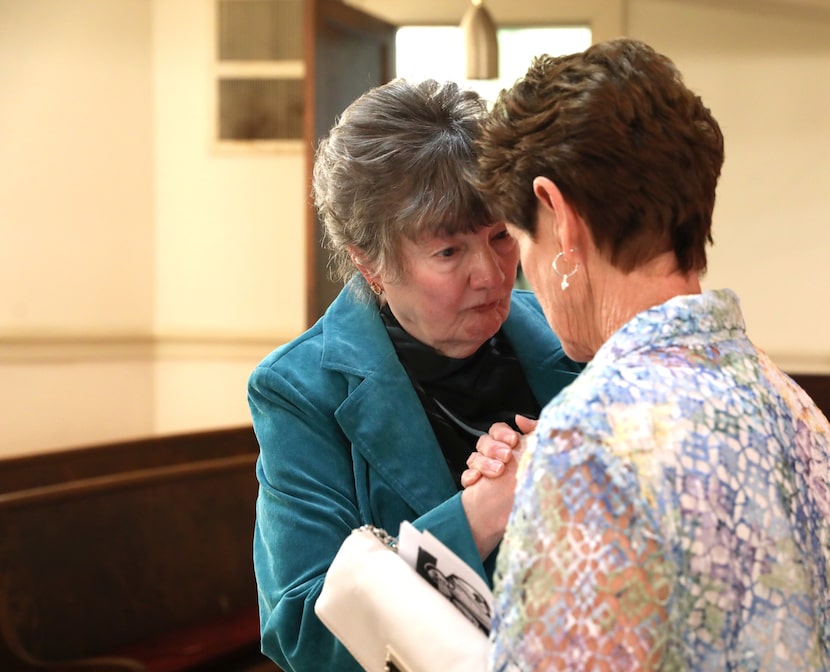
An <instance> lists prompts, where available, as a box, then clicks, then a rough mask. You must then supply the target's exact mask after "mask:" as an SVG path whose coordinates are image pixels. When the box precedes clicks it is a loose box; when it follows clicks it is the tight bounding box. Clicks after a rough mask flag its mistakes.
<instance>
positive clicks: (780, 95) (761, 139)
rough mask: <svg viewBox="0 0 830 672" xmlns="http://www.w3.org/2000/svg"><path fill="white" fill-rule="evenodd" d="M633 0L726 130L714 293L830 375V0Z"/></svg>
mask: <svg viewBox="0 0 830 672" xmlns="http://www.w3.org/2000/svg"><path fill="white" fill-rule="evenodd" d="M728 6H729V3H728V2H721V3H713V2H712V3H706V2H690V1H688V0H687V1H683V2H680V1H672V0H636V1H634V2H631V3H630V10H629V12H628V32H629V34H630V35H632V36H633V37H639V38H641V39H643V40H645V41H647V42H649V43H651V44H653V45H654V46H655V48H657V49H659V50H662V51H665V52H666V53H668V54H670V55H671V56H672V57H673V59H674V60H675V61H676V63H677V64H678V66H679V67H680V69H681V70H682V71H683V73H684V74H685V77H686V81H687V82H688V84H689V85H690V86H691V87H692V88H694V89H695V90H696V91H698V92H699V93H700V94H701V96H702V97H703V99H704V100H705V101H706V103H707V104H708V105H709V107H710V108H711V109H712V111H713V113H714V114H715V116H716V117H717V119H718V120H719V122H720V123H721V125H722V128H723V131H724V136H725V143H726V162H725V165H724V169H723V175H722V178H721V183H720V185H719V190H718V201H717V204H716V208H715V221H714V225H713V235H714V239H715V245H714V247H713V248H712V251H711V254H710V264H709V266H710V271H709V273H708V276H707V278H706V283H705V284H706V286H708V287H731V288H733V289H734V290H735V291H737V292H738V294H739V295H740V297H741V301H742V305H743V308H744V313H745V318H746V322H747V328H748V331H749V334H750V337H752V338H753V339H754V340H755V342H756V343H757V344H758V345H760V346H761V347H762V348H764V349H766V350H767V352H768V353H769V354H770V356H771V357H772V358H773V359H774V360H775V361H776V362H777V363H778V364H779V365H780V366H782V367H784V368H785V369H787V370H789V371H793V372H798V371H806V372H811V371H815V372H825V373H827V372H830V263H828V256H830V227H828V225H827V222H828V212H830V200H829V199H828V184H830V114H828V112H827V110H828V109H830V4H828V5H827V7H828V8H827V9H825V10H824V11H813V12H810V11H800V12H799V11H787V10H776V11H773V9H771V8H770V7H769V6H766V8H764V5H763V3H756V4H755V5H751V4H750V3H742V4H740V5H738V6H739V7H740V9H731V10H730V9H729V8H728Z"/></svg>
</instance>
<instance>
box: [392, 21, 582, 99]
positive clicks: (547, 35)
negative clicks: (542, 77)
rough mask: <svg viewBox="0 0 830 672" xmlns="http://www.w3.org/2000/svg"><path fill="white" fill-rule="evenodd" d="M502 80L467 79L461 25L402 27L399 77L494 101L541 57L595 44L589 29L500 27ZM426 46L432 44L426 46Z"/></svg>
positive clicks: (399, 35)
mask: <svg viewBox="0 0 830 672" xmlns="http://www.w3.org/2000/svg"><path fill="white" fill-rule="evenodd" d="M498 43H499V79H497V80H467V79H465V78H464V41H463V37H462V35H461V29H460V28H458V27H457V26H404V27H401V28H399V29H398V33H397V40H396V44H395V48H396V51H397V53H396V67H397V75H398V76H399V77H404V78H406V79H412V80H416V81H420V80H423V79H428V78H430V77H431V78H433V79H437V80H439V81H444V80H452V81H456V82H458V83H459V84H460V85H461V86H464V87H466V88H471V89H474V90H476V91H478V92H479V93H480V94H481V95H482V97H483V98H484V99H485V100H487V101H489V102H491V103H492V101H493V100H495V97H496V96H497V95H498V92H499V91H500V90H501V89H503V88H507V87H510V86H511V85H512V84H513V82H515V81H516V80H517V79H518V78H519V77H521V76H523V75H524V74H525V72H526V71H527V68H528V66H529V65H530V62H531V60H532V59H533V57H534V56H536V55H538V54H544V53H547V54H552V55H555V56H558V55H560V54H568V53H573V52H575V51H582V50H583V49H586V48H587V47H589V46H590V45H591V29H590V28H589V27H587V26H554V27H538V26H534V27H505V28H499V29H498ZM424 45H429V46H428V47H425V46H424Z"/></svg>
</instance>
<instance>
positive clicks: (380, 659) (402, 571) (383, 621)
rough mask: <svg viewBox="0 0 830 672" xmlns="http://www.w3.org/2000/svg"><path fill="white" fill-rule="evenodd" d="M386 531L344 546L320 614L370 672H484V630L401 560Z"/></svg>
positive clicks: (366, 533)
mask: <svg viewBox="0 0 830 672" xmlns="http://www.w3.org/2000/svg"><path fill="white" fill-rule="evenodd" d="M393 542H394V540H393V539H392V538H391V537H389V535H387V534H386V533H385V532H384V531H383V530H378V529H376V528H372V527H368V526H364V527H362V528H360V529H358V530H353V531H352V533H351V535H349V537H347V538H346V540H345V541H344V542H343V544H342V546H341V547H340V550H339V551H338V553H337V555H336V556H335V558H334V561H333V562H332V564H331V567H330V568H329V571H328V573H327V575H326V579H325V581H324V583H323V590H322V592H321V594H320V597H319V598H318V599H317V602H316V604H315V613H316V614H317V616H318V617H319V618H320V620H321V621H322V622H323V623H324V624H325V625H326V627H327V628H328V629H329V630H331V632H332V633H334V635H335V636H336V637H337V638H338V639H339V640H340V641H341V642H342V643H343V644H344V646H345V647H346V648H347V649H348V650H349V652H350V653H351V654H352V655H353V656H354V657H355V658H356V659H357V661H358V662H359V663H360V664H361V665H362V666H363V667H364V668H365V669H366V670H368V672H384V671H388V672H395V671H400V672H482V671H483V670H484V669H485V668H486V665H487V652H488V640H487V636H486V635H485V634H484V632H483V631H482V630H481V629H479V628H478V627H476V625H474V624H473V622H472V621H471V620H469V619H468V618H467V617H466V616H464V614H462V613H461V611H459V609H458V608H456V607H455V606H454V605H453V604H452V602H450V600H448V599H447V598H446V597H445V596H444V595H442V594H441V593H440V592H439V591H438V590H436V588H435V587H433V586H432V585H430V584H429V583H428V582H427V581H426V580H425V579H424V578H422V577H421V576H419V574H418V573H417V572H416V571H415V570H414V569H413V568H412V567H410V566H409V565H408V564H407V563H406V562H405V561H404V560H403V559H402V558H400V557H399V556H398V554H397V552H396V551H395V548H394V543H393Z"/></svg>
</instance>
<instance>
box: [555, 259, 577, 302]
mask: <svg viewBox="0 0 830 672" xmlns="http://www.w3.org/2000/svg"><path fill="white" fill-rule="evenodd" d="M570 252H573V250H570ZM564 256H565V253H564V252H560V253H559V254H557V255H556V256H555V257H554V258H553V262H552V263H551V268H553V272H554V273H556V275H558V276H559V277H560V278H562V282H561V284H560V285H559V286H560V287H561V288H562V291H563V292H564V291H565V290H566V289H568V287H570V286H571V283H570V282H568V278H572V277H573V276H574V275H575V274H576V272H577V271H578V270H579V262H576V265H575V266H574V270H572V271H571V272H570V273H563V272H562V271H560V270H559V269H558V268H556V264H557V262H558V261H559V259H560V258H562V257H564Z"/></svg>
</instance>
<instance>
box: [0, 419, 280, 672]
mask: <svg viewBox="0 0 830 672" xmlns="http://www.w3.org/2000/svg"><path fill="white" fill-rule="evenodd" d="M257 454H258V446H257V443H256V439H255V437H254V434H253V430H252V429H251V428H250V427H240V428H233V429H229V430H221V431H212V432H203V433H196V434H187V435H179V436H172V437H161V438H154V439H148V440H142V441H130V442H121V443H117V444H112V445H106V446H94V447H88V448H79V449H73V450H68V451H60V452H54V453H47V454H38V455H33V456H27V457H19V458H9V459H5V460H0V670H3V671H4V672H24V671H26V672H28V671H34V670H50V671H51V672H56V671H61V670H66V671H67V672H68V671H69V670H72V672H79V671H81V672H82V671H86V670H88V671H89V672H92V671H93V670H94V671H95V672H105V671H109V670H112V671H113V672H115V671H117V670H125V671H126V670H130V671H133V672H137V671H141V672H175V671H178V670H195V669H199V670H208V669H210V670H216V671H217V672H218V671H219V670H221V671H222V672H230V671H234V672H236V671H240V670H257V671H259V670H262V671H265V670H269V671H276V670H279V668H278V667H277V666H276V665H274V664H273V663H271V662H270V661H268V660H267V659H266V658H265V657H264V656H262V654H261V653H260V652H259V619H258V614H257V601H256V586H255V581H254V576H253V561H252V538H253V524H254V515H255V502H256V492H257V487H256V477H255V473H254V466H255V461H256V457H257Z"/></svg>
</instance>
